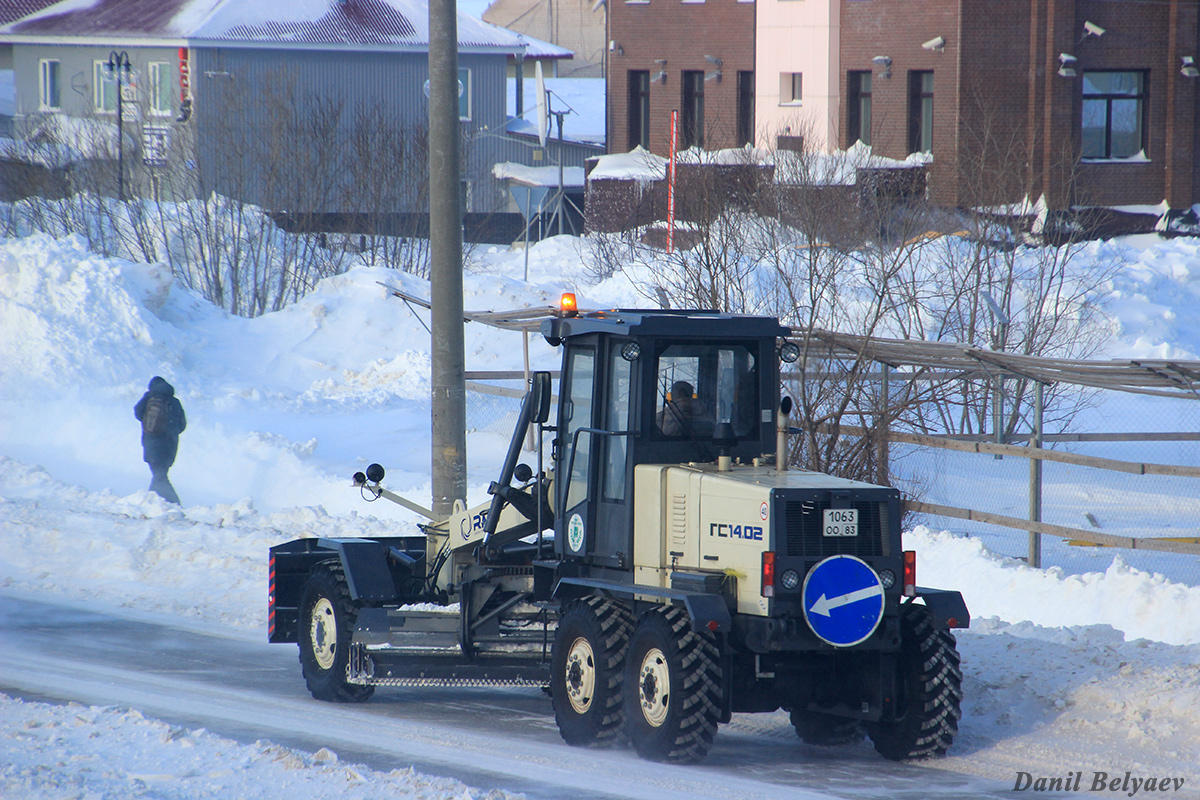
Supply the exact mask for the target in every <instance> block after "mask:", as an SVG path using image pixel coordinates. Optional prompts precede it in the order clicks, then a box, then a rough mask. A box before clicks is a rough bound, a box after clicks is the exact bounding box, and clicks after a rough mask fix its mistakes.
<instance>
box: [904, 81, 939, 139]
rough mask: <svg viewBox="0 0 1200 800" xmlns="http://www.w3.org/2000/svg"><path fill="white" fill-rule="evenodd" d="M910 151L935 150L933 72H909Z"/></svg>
mask: <svg viewBox="0 0 1200 800" xmlns="http://www.w3.org/2000/svg"><path fill="white" fill-rule="evenodd" d="M908 152H910V153H932V152H933V72H930V71H925V70H914V71H912V72H910V73H908Z"/></svg>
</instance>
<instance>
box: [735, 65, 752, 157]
mask: <svg viewBox="0 0 1200 800" xmlns="http://www.w3.org/2000/svg"><path fill="white" fill-rule="evenodd" d="M737 135H738V140H737V143H738V145H739V146H740V145H744V144H753V143H754V73H753V72H750V71H740V72H738V74H737Z"/></svg>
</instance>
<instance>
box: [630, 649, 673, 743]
mask: <svg viewBox="0 0 1200 800" xmlns="http://www.w3.org/2000/svg"><path fill="white" fill-rule="evenodd" d="M638 677H639V679H638V700H639V701H640V704H641V707H642V716H643V717H645V719H646V722H648V723H649V724H650V725H652V726H653V727H655V728H657V727H659V726H660V725H662V724H663V723H664V722H666V721H667V711H668V709H669V704H670V700H671V673H670V669H669V668H668V666H667V657H666V656H665V655H663V651H662V650H659V649H658V648H657V647H653V648H651V649H650V650H649V651H648V652H647V653H646V655H645V656H643V657H642V664H641V667H640V669H639V670H638Z"/></svg>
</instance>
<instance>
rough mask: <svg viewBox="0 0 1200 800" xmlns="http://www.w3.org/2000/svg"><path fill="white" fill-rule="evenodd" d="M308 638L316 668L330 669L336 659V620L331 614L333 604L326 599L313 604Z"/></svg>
mask: <svg viewBox="0 0 1200 800" xmlns="http://www.w3.org/2000/svg"><path fill="white" fill-rule="evenodd" d="M308 638H309V641H310V642H311V643H312V651H313V658H314V659H316V662H317V666H318V667H320V668H321V669H323V670H328V669H332V668H333V662H334V659H335V658H336V657H337V618H336V616H335V615H334V613H333V603H331V602H329V598H327V597H322V598H320V599H319V600H317V602H316V603H314V604H313V609H312V617H311V619H310V620H309V628H308Z"/></svg>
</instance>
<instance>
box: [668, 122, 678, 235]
mask: <svg viewBox="0 0 1200 800" xmlns="http://www.w3.org/2000/svg"><path fill="white" fill-rule="evenodd" d="M678 146H679V112H678V111H672V112H671V162H670V166H669V167H668V168H667V252H668V253H674V252H675V149H676V148H677V147H678Z"/></svg>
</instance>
